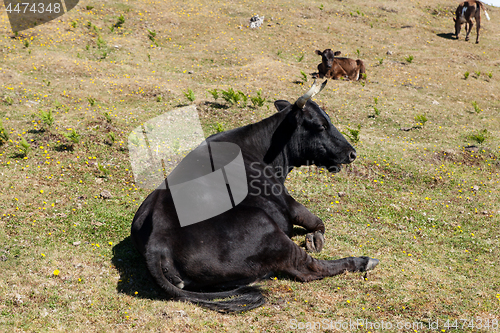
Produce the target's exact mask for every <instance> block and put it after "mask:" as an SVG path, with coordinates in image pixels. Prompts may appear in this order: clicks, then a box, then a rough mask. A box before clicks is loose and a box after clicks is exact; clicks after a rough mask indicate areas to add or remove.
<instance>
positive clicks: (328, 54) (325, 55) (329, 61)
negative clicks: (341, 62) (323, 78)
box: [316, 49, 340, 69]
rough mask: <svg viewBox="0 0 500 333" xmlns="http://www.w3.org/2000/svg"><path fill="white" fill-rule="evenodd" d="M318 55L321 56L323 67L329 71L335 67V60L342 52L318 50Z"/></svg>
mask: <svg viewBox="0 0 500 333" xmlns="http://www.w3.org/2000/svg"><path fill="white" fill-rule="evenodd" d="M316 54H317V55H320V56H321V61H322V62H323V65H324V66H325V67H326V68H327V69H330V68H332V66H333V59H334V58H335V56H338V55H340V51H336V52H333V51H332V50H331V49H326V50H324V51H323V52H321V51H320V50H316Z"/></svg>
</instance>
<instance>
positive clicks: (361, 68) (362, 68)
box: [356, 59, 366, 80]
mask: <svg viewBox="0 0 500 333" xmlns="http://www.w3.org/2000/svg"><path fill="white" fill-rule="evenodd" d="M356 63H357V64H358V68H359V75H358V80H359V79H361V78H364V79H365V80H366V69H365V64H364V63H363V60H359V59H358V60H356ZM363 74H365V75H363Z"/></svg>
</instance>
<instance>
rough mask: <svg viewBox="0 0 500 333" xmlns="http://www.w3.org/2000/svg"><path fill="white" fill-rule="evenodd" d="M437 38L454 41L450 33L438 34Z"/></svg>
mask: <svg viewBox="0 0 500 333" xmlns="http://www.w3.org/2000/svg"><path fill="white" fill-rule="evenodd" d="M436 35H437V36H438V37H441V38H446V39H456V38H455V34H454V33H452V32H447V33H440V34H436Z"/></svg>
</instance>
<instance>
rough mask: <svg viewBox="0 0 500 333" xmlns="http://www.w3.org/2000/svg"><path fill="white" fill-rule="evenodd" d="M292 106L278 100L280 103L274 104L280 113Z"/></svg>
mask: <svg viewBox="0 0 500 333" xmlns="http://www.w3.org/2000/svg"><path fill="white" fill-rule="evenodd" d="M290 105H291V104H290V102H288V101H284V100H278V101H276V102H274V106H275V107H276V109H277V110H278V111H279V112H281V111H283V110H284V109H286V108H287V107H289V106H290Z"/></svg>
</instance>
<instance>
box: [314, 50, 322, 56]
mask: <svg viewBox="0 0 500 333" xmlns="http://www.w3.org/2000/svg"><path fill="white" fill-rule="evenodd" d="M314 52H316V54H317V55H322V54H323V52H321V51H320V50H316V51H314Z"/></svg>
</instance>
